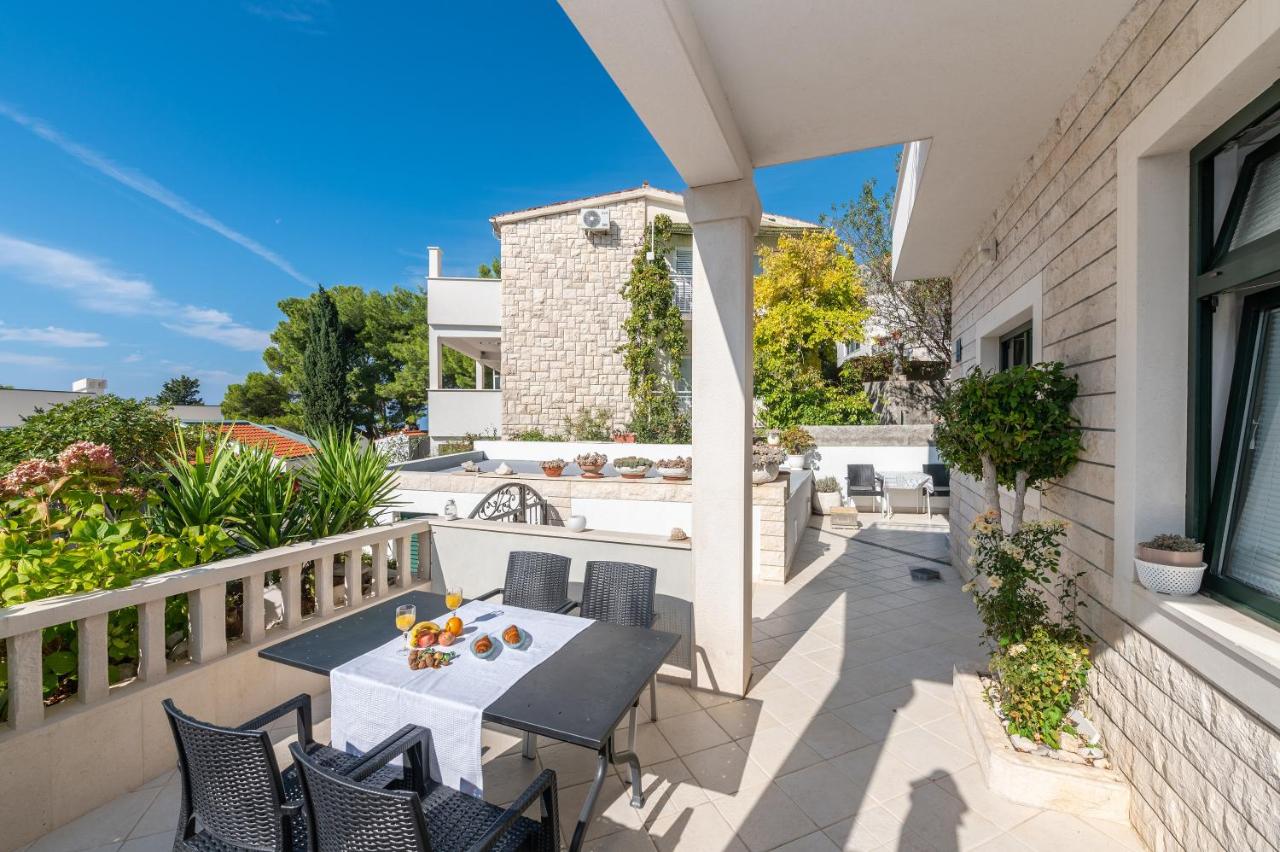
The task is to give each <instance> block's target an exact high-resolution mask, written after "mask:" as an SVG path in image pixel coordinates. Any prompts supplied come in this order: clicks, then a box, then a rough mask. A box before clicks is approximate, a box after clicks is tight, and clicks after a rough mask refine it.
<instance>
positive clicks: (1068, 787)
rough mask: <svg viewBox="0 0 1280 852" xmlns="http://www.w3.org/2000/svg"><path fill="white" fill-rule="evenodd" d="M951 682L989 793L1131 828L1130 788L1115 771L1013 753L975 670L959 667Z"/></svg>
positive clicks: (1024, 803) (1012, 748) (1013, 800)
mask: <svg viewBox="0 0 1280 852" xmlns="http://www.w3.org/2000/svg"><path fill="white" fill-rule="evenodd" d="M952 684H953V686H954V688H955V694H956V703H957V704H958V705H959V707H960V716H961V718H962V719H964V724H965V729H966V730H968V732H969V742H970V743H971V744H972V745H973V750H974V753H975V754H976V755H977V757H978V768H979V769H981V770H982V777H983V780H985V781H986V782H987V789H989V790H991V792H993V793H997V794H999V795H1001V796H1004V797H1005V798H1006V799H1008V800H1009V801H1011V802H1017V803H1019V804H1022V805H1030V806H1031V807H1035V808H1046V809H1048V810H1053V811H1060V812H1062V813H1068V814H1075V815H1076V816H1082V817H1092V818H1094V819H1105V820H1110V821H1111V822H1119V823H1124V824H1125V825H1128V824H1129V795H1130V790H1129V784H1128V782H1127V781H1125V780H1124V776H1122V775H1121V774H1120V773H1119V772H1117V771H1116V770H1114V769H1098V768H1096V767H1092V766H1079V765H1077V764H1073V763H1063V762H1061V761H1057V760H1050V759H1046V758H1043V757H1035V756H1033V755H1029V754H1023V753H1022V752H1020V751H1017V750H1016V749H1014V747H1013V745H1012V744H1010V742H1009V737H1008V736H1007V735H1006V734H1005V732H1004V729H1003V728H1002V727H1000V722H999V720H997V719H996V716H995V714H994V713H992V712H991V708H990V707H988V706H987V703H986V701H985V700H984V699H983V697H982V682H981V681H980V680H979V679H978V674H977V672H976V671H974V670H973V669H972V668H970V667H960V666H957V667H956V668H955V674H954V677H953V679H952Z"/></svg>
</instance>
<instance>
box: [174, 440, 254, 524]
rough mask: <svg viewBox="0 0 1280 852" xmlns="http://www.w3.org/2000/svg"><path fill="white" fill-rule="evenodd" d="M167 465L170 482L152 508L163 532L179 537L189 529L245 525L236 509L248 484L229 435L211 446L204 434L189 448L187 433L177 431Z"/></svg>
mask: <svg viewBox="0 0 1280 852" xmlns="http://www.w3.org/2000/svg"><path fill="white" fill-rule="evenodd" d="M163 465H164V471H165V474H166V476H165V479H167V482H165V483H164V484H163V485H162V486H161V487H159V488H157V489H156V490H155V492H154V493H155V496H156V503H155V505H154V506H153V508H152V516H153V519H154V522H155V525H156V526H157V528H159V529H160V531H162V532H166V533H169V534H170V535H176V534H177V533H179V532H180V531H182V530H184V529H186V528H187V527H210V526H212V527H233V526H236V525H237V524H239V523H240V522H241V519H240V517H239V516H238V515H237V514H236V513H235V506H236V502H237V501H238V500H239V498H240V495H241V493H242V492H243V490H244V483H243V481H242V479H241V476H240V468H239V465H237V464H236V458H235V452H234V450H233V449H232V447H231V446H230V445H229V443H228V441H227V437H226V436H225V435H221V436H219V437H218V438H217V439H216V440H215V441H214V442H213V443H212V444H209V443H208V441H207V440H205V436H204V435H203V434H201V435H200V437H199V439H198V440H197V441H196V442H195V446H194V447H189V446H188V442H187V435H186V433H185V432H184V431H183V430H182V429H181V428H178V429H175V431H174V442H173V448H172V449H171V450H169V453H168V457H167V458H165V459H164V460H163Z"/></svg>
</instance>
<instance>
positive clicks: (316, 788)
mask: <svg viewBox="0 0 1280 852" xmlns="http://www.w3.org/2000/svg"><path fill="white" fill-rule="evenodd" d="M426 736H427V731H426V730H425V729H423V728H419V727H416V726H414V725H406V726H405V727H404V728H401V729H400V731H398V732H397V733H395V734H394V735H392V736H391V737H389V738H387V739H386V740H384V741H383V742H382V743H381V744H380V745H379V746H377V747H375V748H374V750H372V751H370V752H369V753H368V754H366V755H365V756H364V757H362V758H360V759H359V761H358V762H357V763H356V764H354V765H353V766H349V767H347V768H346V769H345V770H344V769H333V768H330V767H326V766H323V765H321V764H320V763H319V762H317V761H316V760H315V758H314V756H313V755H311V754H308V753H307V752H306V751H305V750H304V749H302V748H299V747H298V746H297V745H296V744H294V745H291V746H290V747H289V750H290V751H292V752H293V759H294V762H295V764H296V765H297V766H298V767H299V768H300V771H301V777H302V791H303V798H304V800H305V801H306V818H307V821H308V829H309V833H310V836H311V837H314V838H315V839H316V842H315V844H314V846H313V849H314V850H315V852H416V851H417V850H422V852H455V850H457V852H461V850H473V851H474V852H481V851H482V850H501V852H512V850H536V852H559V849H560V814H559V809H558V808H559V806H558V803H557V801H556V795H557V792H556V774H555V772H554V771H552V770H550V769H544V770H543V771H542V772H541V773H540V774H539V775H538V777H537V778H535V779H534V781H533V783H532V784H530V785H529V787H528V788H527V789H526V790H525V791H524V792H523V793H521V794H520V796H519V798H517V799H516V800H515V801H514V802H512V803H511V805H510V806H509V807H507V808H506V809H503V808H500V807H498V806H496V805H491V804H489V803H487V802H485V801H484V800H483V799H478V798H476V797H474V796H469V795H467V794H466V793H461V792H459V791H457V790H454V789H452V788H450V787H446V786H444V785H442V784H436V783H434V782H431V781H429V780H428V779H427V776H426V766H427V754H426V747H425V738H426ZM401 755H403V756H404V757H405V764H406V766H407V768H408V778H409V784H410V787H409V789H405V790H385V789H380V788H378V787H376V786H370V785H368V784H366V783H363V782H364V781H365V780H366V779H367V778H369V777H371V776H372V775H374V774H375V773H377V772H380V771H384V768H385V767H386V765H387V763H388V762H389V761H391V760H393V759H394V758H397V757H400V756H401ZM539 798H541V799H542V819H541V820H540V821H534V820H532V819H529V818H528V817H525V816H524V815H523V814H524V812H525V811H526V810H528V809H529V808H530V807H531V806H532V805H533V803H534V802H536V801H537V800H538V799H539Z"/></svg>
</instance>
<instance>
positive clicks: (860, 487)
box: [847, 464, 888, 515]
mask: <svg viewBox="0 0 1280 852" xmlns="http://www.w3.org/2000/svg"><path fill="white" fill-rule="evenodd" d="M847 492H848V495H849V498H850V500H851V501H852V500H854V499H856V498H858V497H871V498H873V499H874V500H875V504H876V508H877V509H879V510H880V514H882V515H883V514H884V507H885V506H887V505H888V501H887V500H886V499H885V496H884V481H883V480H882V479H880V477H879V476H877V475H876V466H875V465H873V464H851V465H849V467H848V485H847ZM853 505H857V504H856V503H855V504H853Z"/></svg>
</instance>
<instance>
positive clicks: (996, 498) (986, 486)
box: [982, 456, 1001, 524]
mask: <svg viewBox="0 0 1280 852" xmlns="http://www.w3.org/2000/svg"><path fill="white" fill-rule="evenodd" d="M982 490H983V492H984V494H985V499H986V501H987V511H989V512H995V515H996V523H997V524H999V523H1000V522H1001V515H1000V483H998V482H997V481H996V463H995V462H993V461H992V460H991V457H990V456H983V457H982Z"/></svg>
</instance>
